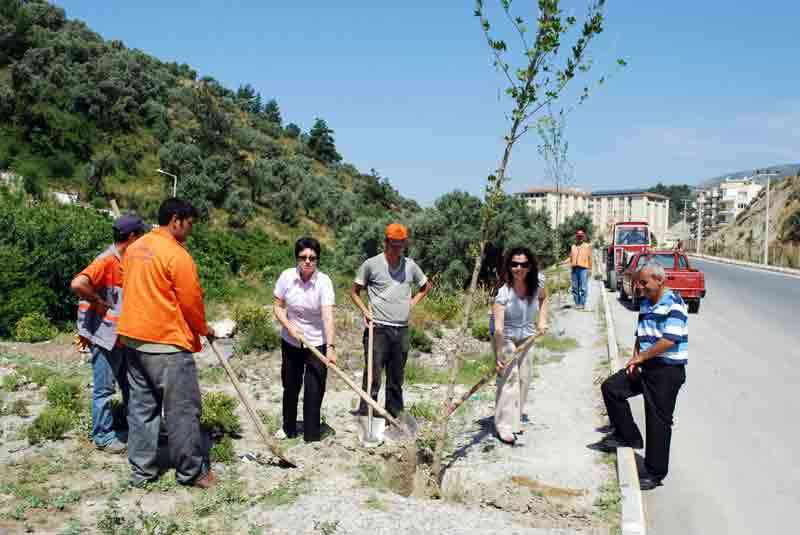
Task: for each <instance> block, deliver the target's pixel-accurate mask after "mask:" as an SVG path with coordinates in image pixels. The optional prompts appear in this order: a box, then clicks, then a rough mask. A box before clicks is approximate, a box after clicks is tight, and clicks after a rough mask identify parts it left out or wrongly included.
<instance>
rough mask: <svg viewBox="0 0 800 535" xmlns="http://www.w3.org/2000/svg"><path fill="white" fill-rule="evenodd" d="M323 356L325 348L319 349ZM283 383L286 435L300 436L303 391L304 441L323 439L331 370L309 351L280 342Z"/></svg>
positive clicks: (284, 429) (284, 341) (283, 341)
mask: <svg viewBox="0 0 800 535" xmlns="http://www.w3.org/2000/svg"><path fill="white" fill-rule="evenodd" d="M317 349H318V350H319V352H320V353H322V354H323V355H324V354H325V351H326V349H327V348H326V346H324V345H322V346H318V347H317ZM281 357H282V363H281V382H282V383H283V431H284V432H285V433H286V435H287V436H290V437H293V436H295V435H296V434H297V401H298V400H299V399H300V390H301V389H302V388H303V382H304V381H305V385H306V386H305V390H304V391H303V438H304V439H305V441H306V442H313V441H317V440H319V439H320V421H319V419H320V408H321V407H322V398H323V397H324V396H325V380H326V379H327V377H328V368H326V367H325V365H324V364H323V363H322V362H321V361H320V360H319V359H318V358H317V357H315V356H314V355H313V354H312V353H311V350H310V349H308V348H307V347H295V346H293V345H292V344H290V343H288V342H286V340H281Z"/></svg>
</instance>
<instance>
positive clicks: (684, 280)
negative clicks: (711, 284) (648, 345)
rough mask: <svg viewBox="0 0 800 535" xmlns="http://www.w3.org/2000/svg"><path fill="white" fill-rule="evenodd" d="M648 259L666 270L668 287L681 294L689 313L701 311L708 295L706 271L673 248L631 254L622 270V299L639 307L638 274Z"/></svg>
mask: <svg viewBox="0 0 800 535" xmlns="http://www.w3.org/2000/svg"><path fill="white" fill-rule="evenodd" d="M648 262H658V263H659V264H661V265H662V266H663V267H664V271H666V272H667V281H666V282H667V286H668V287H669V288H671V289H672V290H674V291H675V292H677V293H679V294H680V295H681V297H682V298H683V300H684V301H686V304H687V305H688V307H689V312H691V313H692V314H696V313H697V312H699V311H700V300H701V299H702V298H704V297H705V296H706V280H705V276H704V275H703V272H702V271H700V270H698V269H694V268H692V266H691V264H689V259H688V258H687V257H686V255H685V254H682V253H678V252H676V251H674V250H667V249H663V250H653V251H650V250H646V251H642V252H640V253H636V254H634V255H633V256H631V258H630V260H629V261H628V264H627V265H626V266H625V269H624V271H623V272H622V282H621V284H620V289H619V294H620V299H622V300H623V301H627V300H629V299H630V300H631V301H632V302H633V305H634V306H636V307H638V305H639V300H640V299H641V298H642V289H641V288H640V287H639V284H638V281H637V279H638V276H637V273H638V271H639V269H641V268H642V266H644V265H645V264H646V263H648Z"/></svg>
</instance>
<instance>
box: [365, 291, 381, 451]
mask: <svg viewBox="0 0 800 535" xmlns="http://www.w3.org/2000/svg"><path fill="white" fill-rule="evenodd" d="M369 308H370V310H369V311H370V314H372V306H371V305H370V307H369ZM367 332H368V335H367V385H368V386H367V388H369V389H370V390H371V389H372V371H373V370H372V354H373V353H372V351H373V347H374V340H375V328H374V324H373V323H372V322H371V321H370V322H369V327H368V331H367ZM358 423H359V426H360V428H361V436H359V439H360V440H361V445H362V446H364V447H366V448H374V447H377V446H380V445H381V444H382V443H383V431H384V427H385V426H386V421H385V420H383V419H380V418H379V419H375V418H373V417H372V405H367V421H366V425H365V422H364V417H363V416H359V417H358Z"/></svg>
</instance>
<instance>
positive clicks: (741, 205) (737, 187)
mask: <svg viewBox="0 0 800 535" xmlns="http://www.w3.org/2000/svg"><path fill="white" fill-rule="evenodd" d="M763 188H764V186H763V185H761V184H758V183H757V182H755V181H754V180H753V177H745V178H740V179H726V180H724V181H722V182H720V184H719V185H717V186H715V187H713V188H708V189H705V190H698V191H697V204H696V213H695V214H693V217H692V228H691V232H692V235H693V236H694V235H696V234H697V221H698V217H700V214H702V220H703V226H702V228H703V236H708V235H709V234H712V233H713V232H715V231H716V230H718V229H719V228H720V227H723V226H725V225H728V224H730V223H733V222H734V221H735V220H736V216H737V215H739V213H740V212H741V211H742V210H744V209H745V208H747V206H749V204H750V203H751V202H752V201H753V200H754V199H755V198H756V197H758V194H759V193H760V192H761V190H762V189H763Z"/></svg>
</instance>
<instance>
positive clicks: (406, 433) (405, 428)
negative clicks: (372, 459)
mask: <svg viewBox="0 0 800 535" xmlns="http://www.w3.org/2000/svg"><path fill="white" fill-rule="evenodd" d="M298 341H299V342H300V343H301V344H303V345H304V346H305V347H306V348H308V350H309V351H311V354H312V355H314V356H315V357H317V358H318V359H319V360H320V361H322V363H323V364H325V366H327V367H328V368H329V369H331V370H333V372H334V373H335V374H336V375H338V376H339V378H340V379H341V380H342V381H344V382H345V384H346V385H347V386H349V387H350V389H351V390H353V392H355V393H356V394H358V396H359V397H360V398H361V399H363V400H364V402H365V403H366V404H367V405H368V406H369V407H371V408H372V409H374V410H376V411H377V412H378V414H380V415H381V416H383V418H384V419H385V421H387V422H389V423H390V424H392V425H393V426H395V427H396V428H397V429H398V431H399V432H400V434H401V436H402V437H403V438H404V439H409V440H410V439H413V438H415V435H414V432H415V431H414V430H413V429H412V428H411V426H409V425H406V420H405V419H403V418H399V419H398V418H395V417H394V416H392V415H391V414H389V412H388V411H387V410H386V409H384V408H383V407H381V406H380V404H379V403H378V402H376V401H375V400H374V399H372V396H370V395H369V394H367V393H366V392H364V391H363V390H362V389H361V387H360V386H358V385H357V384H356V383H355V382H354V381H353V380H352V379H350V377H348V376H347V374H346V373H345V372H343V371H342V369H341V368H340V367H339V366H337V365H336V364H334V363H332V362H331V361H329V360H328V359H327V358H325V355H323V354H322V353H320V352H319V350H318V349H317V348H316V347H314V346H312V345H309V344H307V343H306V341H305V340H304V339H303V337H302V336H301V337H299V339H298Z"/></svg>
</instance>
